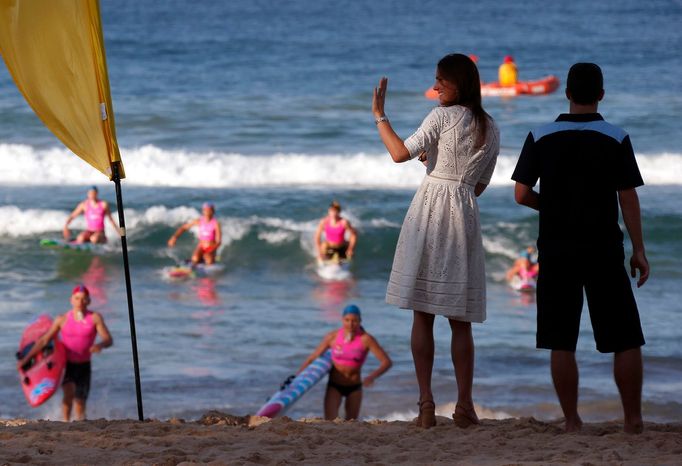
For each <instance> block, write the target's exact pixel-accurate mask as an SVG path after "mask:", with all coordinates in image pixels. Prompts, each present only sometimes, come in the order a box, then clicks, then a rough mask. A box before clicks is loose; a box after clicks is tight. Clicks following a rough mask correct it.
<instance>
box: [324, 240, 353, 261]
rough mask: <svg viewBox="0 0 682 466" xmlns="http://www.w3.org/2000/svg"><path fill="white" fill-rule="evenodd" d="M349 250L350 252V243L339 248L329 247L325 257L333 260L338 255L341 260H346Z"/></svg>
mask: <svg viewBox="0 0 682 466" xmlns="http://www.w3.org/2000/svg"><path fill="white" fill-rule="evenodd" d="M347 250H348V243H343V244H340V245H338V246H336V245H335V246H330V245H327V250H326V251H325V255H326V256H327V257H328V258H330V259H331V258H332V257H334V254H338V256H339V259H345V258H346V251H347Z"/></svg>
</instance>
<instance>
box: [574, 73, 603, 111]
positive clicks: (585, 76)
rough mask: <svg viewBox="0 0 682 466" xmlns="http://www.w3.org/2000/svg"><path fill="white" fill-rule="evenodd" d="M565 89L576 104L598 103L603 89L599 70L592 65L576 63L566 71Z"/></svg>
mask: <svg viewBox="0 0 682 466" xmlns="http://www.w3.org/2000/svg"><path fill="white" fill-rule="evenodd" d="M566 89H567V90H568V92H569V93H570V95H571V100H572V101H573V102H575V103H577V104H582V105H589V104H593V103H595V102H597V101H599V96H600V95H601V91H602V90H603V89H604V76H603V75H602V72H601V68H599V65H596V64H594V63H576V64H575V65H573V66H571V69H570V70H568V78H567V79H566Z"/></svg>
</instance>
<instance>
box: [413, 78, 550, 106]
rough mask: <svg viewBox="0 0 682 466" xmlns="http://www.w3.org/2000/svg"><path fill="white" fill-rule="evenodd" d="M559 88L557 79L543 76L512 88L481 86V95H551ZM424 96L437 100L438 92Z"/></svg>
mask: <svg viewBox="0 0 682 466" xmlns="http://www.w3.org/2000/svg"><path fill="white" fill-rule="evenodd" d="M558 88H559V78H557V77H556V76H554V75H550V76H545V77H544V78H541V79H538V80H536V81H519V82H518V83H516V85H514V86H506V87H503V86H500V84H499V83H497V82H494V83H484V84H481V95H483V96H497V97H516V96H517V95H545V94H551V93H552V92H554V91H556V90H557V89H558ZM424 95H425V96H426V98H427V99H432V100H436V99H438V92H436V91H434V90H433V88H431V89H429V90H427V91H426V92H425V93H424Z"/></svg>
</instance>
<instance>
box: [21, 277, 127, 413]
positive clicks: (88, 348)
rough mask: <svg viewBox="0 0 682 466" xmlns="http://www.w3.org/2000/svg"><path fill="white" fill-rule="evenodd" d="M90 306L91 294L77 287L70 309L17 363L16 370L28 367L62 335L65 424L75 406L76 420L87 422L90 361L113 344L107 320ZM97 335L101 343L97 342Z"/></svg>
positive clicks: (56, 320)
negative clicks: (94, 355) (24, 366)
mask: <svg viewBox="0 0 682 466" xmlns="http://www.w3.org/2000/svg"><path fill="white" fill-rule="evenodd" d="M88 304H90V292H89V291H88V289H87V288H86V287H85V286H83V285H78V286H76V287H75V288H74V289H73V292H72V294H71V306H72V308H71V310H70V311H68V312H67V313H66V314H64V315H61V316H59V317H57V318H56V319H55V321H54V323H53V324H52V327H51V328H50V330H49V331H48V332H47V333H46V334H45V335H43V336H42V337H40V339H39V340H38V341H37V342H36V344H35V345H34V346H33V348H31V350H30V351H29V352H28V353H27V354H26V356H24V357H23V358H22V359H21V360H20V361H19V362H18V363H17V367H21V366H23V365H24V364H26V362H27V361H29V360H30V359H31V358H32V357H33V356H35V355H36V354H38V353H39V352H40V351H41V350H42V349H43V348H44V347H45V345H47V344H48V343H49V342H50V340H52V338H53V337H54V336H55V334H56V333H57V332H60V335H59V336H60V338H61V340H62V343H64V346H65V347H66V371H65V373H64V380H63V382H62V390H63V391H64V398H63V400H62V414H63V416H64V420H65V421H69V420H70V419H71V409H72V406H73V405H74V404H75V405H76V415H75V418H76V420H83V419H85V403H86V401H87V399H88V394H89V392H90V374H91V367H90V358H91V356H92V355H93V354H95V353H99V352H100V351H102V349H104V348H108V347H110V346H111V345H112V344H113V343H114V341H113V339H112V338H111V334H110V333H109V329H107V326H106V324H105V323H104V319H103V318H102V316H101V315H100V314H99V313H97V312H94V311H91V310H89V309H88ZM98 335H99V337H100V342H99V343H95V339H96V338H97V336H98ZM74 402H75V403H74Z"/></svg>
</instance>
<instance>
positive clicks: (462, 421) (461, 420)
mask: <svg viewBox="0 0 682 466" xmlns="http://www.w3.org/2000/svg"><path fill="white" fill-rule="evenodd" d="M452 419H453V420H454V421H455V425H456V426H457V427H459V428H462V429H466V428H467V427H469V426H471V425H476V424H478V423H479V420H478V416H477V415H476V411H475V410H474V408H469V409H466V408H465V407H464V406H461V405H457V406H455V412H454V413H452Z"/></svg>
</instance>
